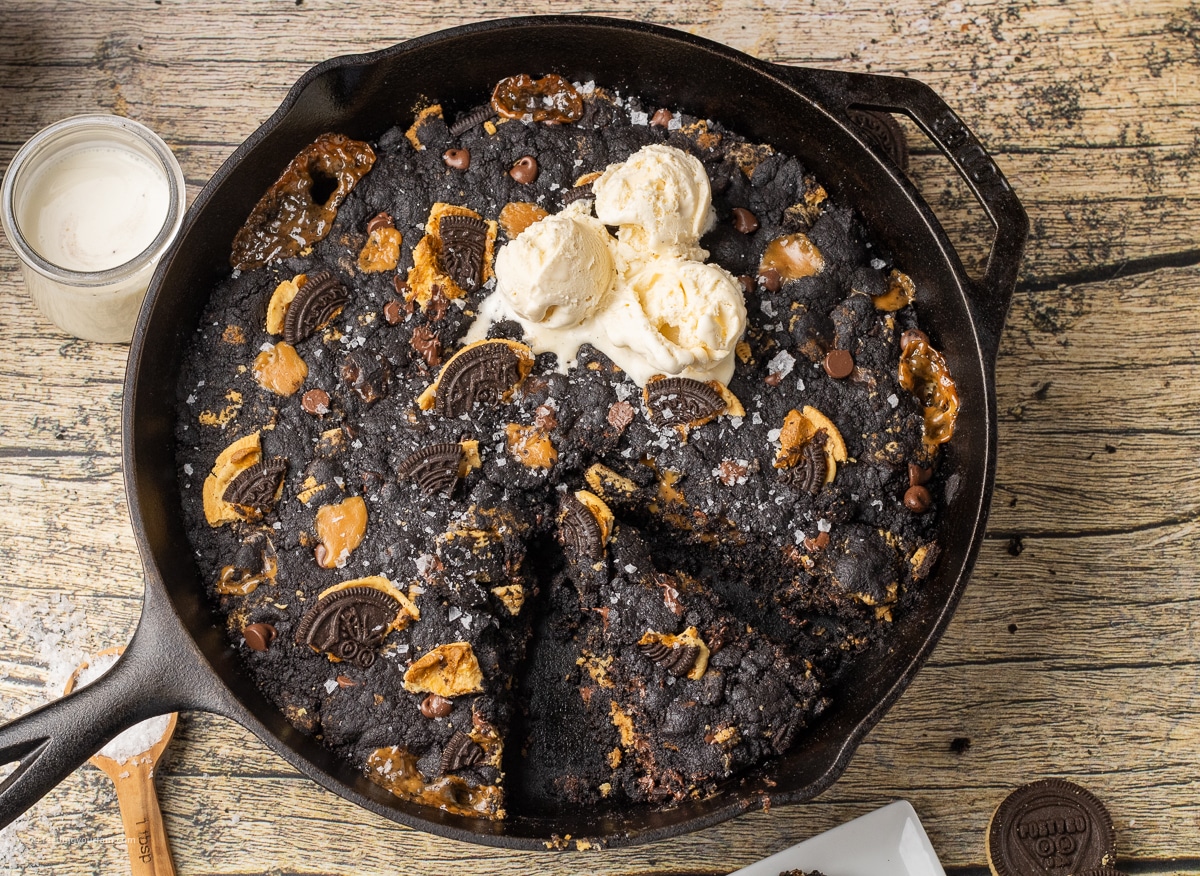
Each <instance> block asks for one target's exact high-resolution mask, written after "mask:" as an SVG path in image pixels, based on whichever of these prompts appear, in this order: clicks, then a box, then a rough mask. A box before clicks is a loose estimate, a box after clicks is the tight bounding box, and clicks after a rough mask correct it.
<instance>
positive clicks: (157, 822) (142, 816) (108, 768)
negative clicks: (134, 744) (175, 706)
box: [64, 647, 178, 876]
mask: <svg viewBox="0 0 1200 876" xmlns="http://www.w3.org/2000/svg"><path fill="white" fill-rule="evenodd" d="M124 650H125V649H124V648H123V647H120V648H108V649H106V650H104V651H101V652H100V653H99V654H97V655H96V657H108V656H110V655H113V654H121V653H122V652H124ZM92 659H96V658H92ZM88 666H89V661H86V660H85V661H84V662H83V663H81V664H79V666H78V667H77V668H76V669H75V671H74V672H72V673H71V677H70V678H69V679H67V686H66V690H64V693H70V692H71V691H72V690H74V689H75V681H76V679H78V678H79V674H80V673H81V672H82V671H83V670H85V669H87V667H88ZM177 717H178V714H177V713H175V712H172V713H171V715H170V718H169V720H168V721H167V729H166V730H165V731H164V732H163V735H162V737H161V738H160V739H159V740H158V741H157V742H155V743H154V744H153V745H151V746H150V747H149V748H147V749H146V750H145V751H144V752H142V753H140V754H135V755H134V756H132V757H130V758H129V759H128V760H127V761H125V762H124V763H121V762H120V761H117V760H115V759H113V758H111V757H108V756H107V755H104V754H100V753H96V754H94V755H92V757H91V759H90V760H89V761H88V762H89V763H91V764H92V765H93V766H96V767H98V768H99V769H100V770H102V771H103V772H104V773H105V774H106V775H107V776H108V777H109V778H110V779H112V781H113V784H114V785H115V786H116V789H117V805H118V806H120V808H121V822H122V823H123V824H124V826H125V846H126V848H127V849H128V851H129V866H130V869H131V870H132V871H133V876H175V865H174V864H173V863H172V862H171V848H170V846H168V845H167V831H166V829H165V828H164V827H163V818H162V810H161V809H159V808H158V794H157V793H155V791H154V765H155V764H156V763H158V759H159V758H160V757H162V753H163V751H164V750H165V749H166V747H167V742H169V741H170V739H171V734H172V733H174V732H175V720H176V718H177ZM150 720H153V719H150Z"/></svg>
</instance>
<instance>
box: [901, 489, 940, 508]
mask: <svg viewBox="0 0 1200 876" xmlns="http://www.w3.org/2000/svg"><path fill="white" fill-rule="evenodd" d="M932 504H933V496H931V495H929V490H927V489H925V488H924V487H922V486H921V485H920V484H916V485H915V486H911V487H909V488H908V489H907V490H905V491H904V507H905V508H907V509H908V510H909V511H911V512H913V513H914V514H924V513H925V512H926V511H928V510H929V506H930V505H932Z"/></svg>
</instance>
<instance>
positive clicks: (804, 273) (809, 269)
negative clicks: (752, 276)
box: [758, 232, 825, 280]
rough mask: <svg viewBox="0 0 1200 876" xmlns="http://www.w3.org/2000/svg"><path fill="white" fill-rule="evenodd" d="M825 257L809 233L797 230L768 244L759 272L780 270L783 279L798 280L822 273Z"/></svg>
mask: <svg viewBox="0 0 1200 876" xmlns="http://www.w3.org/2000/svg"><path fill="white" fill-rule="evenodd" d="M824 268H825V258H824V257H823V256H822V255H821V251H820V250H819V249H817V247H816V244H814V243H813V242H812V241H811V240H809V239H808V235H806V234H801V233H799V232H797V233H796V234H788V235H785V236H784V237H777V238H775V239H774V240H772V241H771V242H770V243H768V244H767V248H766V250H765V251H764V252H763V257H762V262H761V263H760V264H759V267H758V272H759V274H763V273H765V272H766V271H776V272H778V274H779V276H780V278H781V279H784V280H798V279H800V278H801V277H811V276H813V275H814V274H819V273H821V271H822V270H824Z"/></svg>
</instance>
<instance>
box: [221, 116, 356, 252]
mask: <svg viewBox="0 0 1200 876" xmlns="http://www.w3.org/2000/svg"><path fill="white" fill-rule="evenodd" d="M374 164H375V153H374V151H372V149H371V147H370V146H368V145H367V144H366V143H361V142H359V141H357V140H351V139H350V138H349V137H345V136H343V135H342V134H322V135H321V136H320V137H318V138H317V139H316V140H315V141H313V142H312V143H311V144H310V145H308V146H306V147H304V149H302V150H301V151H300V153H299V154H298V155H297V156H296V157H295V158H293V159H292V161H291V163H290V164H288V166H287V167H286V168H285V169H284V171H283V173H282V174H280V176H279V179H277V180H276V181H275V183H274V184H273V185H272V186H271V187H270V188H269V189H267V192H266V194H264V195H263V196H262V198H261V199H260V200H259V202H258V203H257V204H255V205H254V209H253V210H251V211H250V217H249V218H248V219H247V220H246V224H245V225H243V226H242V228H241V230H240V231H238V233H237V235H236V236H235V237H234V239H233V253H232V254H231V255H230V258H229V262H230V264H232V265H233V267H234V268H236V269H237V270H239V271H249V270H253V269H254V268H261V267H262V266H263V265H265V264H266V263H267V262H270V261H273V260H274V259H281V258H289V257H291V256H294V255H297V254H299V252H300V251H301V250H302V249H304V248H305V247H308V246H312V245H313V244H314V243H316V242H317V241H319V240H323V239H324V238H325V236H326V235H327V234H329V231H330V229H331V228H333V220H334V219H336V218H337V211H338V208H339V207H340V206H341V205H342V202H343V201H345V200H346V196H347V195H348V194H350V191H351V190H352V189H353V188H354V187H355V185H357V184H358V181H359V180H360V179H362V178H363V176H364V175H365V174H366V173H367V171H368V170H370V169H371V167H372V165H374Z"/></svg>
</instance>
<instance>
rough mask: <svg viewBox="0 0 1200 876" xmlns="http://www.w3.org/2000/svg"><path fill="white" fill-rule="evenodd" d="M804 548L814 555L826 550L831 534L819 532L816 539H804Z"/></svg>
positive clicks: (810, 537)
mask: <svg viewBox="0 0 1200 876" xmlns="http://www.w3.org/2000/svg"><path fill="white" fill-rule="evenodd" d="M804 546H805V547H806V548H808V550H810V551H812V552H813V553H816V552H817V551H823V550H825V548H827V547H829V533H828V532H818V533H817V536H816V538H813V537H812V536H809V537H808V538H806V539H804Z"/></svg>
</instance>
